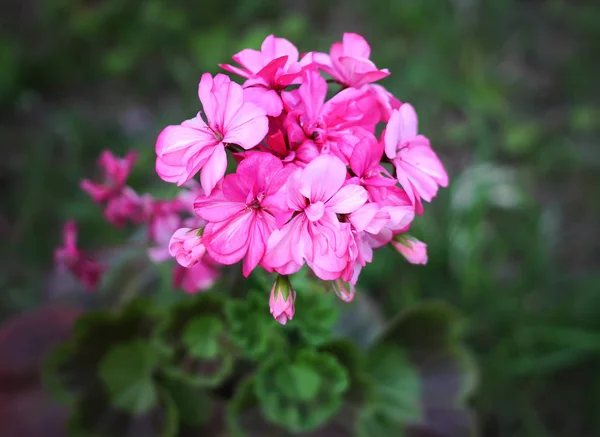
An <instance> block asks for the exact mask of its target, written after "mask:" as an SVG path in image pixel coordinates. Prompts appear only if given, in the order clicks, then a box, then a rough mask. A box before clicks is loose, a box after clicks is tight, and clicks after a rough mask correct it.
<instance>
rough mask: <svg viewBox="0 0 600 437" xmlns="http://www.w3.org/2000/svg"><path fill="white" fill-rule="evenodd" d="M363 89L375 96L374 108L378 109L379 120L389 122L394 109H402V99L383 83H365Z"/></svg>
mask: <svg viewBox="0 0 600 437" xmlns="http://www.w3.org/2000/svg"><path fill="white" fill-rule="evenodd" d="M363 89H365V90H367V92H369V93H370V94H371V95H372V96H373V103H374V108H373V109H376V112H377V122H379V121H383V122H384V123H387V122H388V121H389V119H390V116H391V115H392V111H393V110H394V109H400V106H401V105H402V103H401V102H400V100H398V99H397V98H396V97H395V96H394V95H393V94H392V93H390V92H389V91H388V90H386V89H385V88H384V87H382V86H381V85H378V84H375V83H372V84H368V85H364V86H363Z"/></svg>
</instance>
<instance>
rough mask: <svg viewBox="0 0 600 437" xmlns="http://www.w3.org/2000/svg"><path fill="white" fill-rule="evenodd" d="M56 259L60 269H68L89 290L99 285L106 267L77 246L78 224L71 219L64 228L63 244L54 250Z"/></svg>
mask: <svg viewBox="0 0 600 437" xmlns="http://www.w3.org/2000/svg"><path fill="white" fill-rule="evenodd" d="M54 260H55V262H56V264H57V265H58V267H59V268H60V269H67V270H69V271H70V272H71V274H72V275H73V276H75V277H76V278H78V279H79V280H80V281H81V282H82V283H83V284H84V285H85V286H86V288H87V289H88V290H89V291H92V290H94V289H95V288H96V286H97V285H98V282H99V281H100V276H101V275H102V273H103V272H104V267H103V266H101V265H100V264H99V263H97V262H96V261H94V260H93V259H92V258H90V257H88V256H87V255H86V254H85V253H84V252H82V251H81V250H79V249H78V248H77V225H76V224H75V222H74V221H72V220H70V221H68V222H67V223H65V226H64V229H63V246H60V247H58V248H57V249H56V250H55V251H54Z"/></svg>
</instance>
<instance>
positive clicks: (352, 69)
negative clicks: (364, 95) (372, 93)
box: [302, 33, 390, 88]
mask: <svg viewBox="0 0 600 437" xmlns="http://www.w3.org/2000/svg"><path fill="white" fill-rule="evenodd" d="M370 56H371V47H369V44H368V43H367V41H365V39H364V38H363V37H362V36H360V35H357V34H356V33H344V37H343V40H342V42H336V43H334V44H333V45H332V46H331V49H330V51H329V55H326V54H325V53H309V54H308V55H307V59H306V60H305V59H303V61H302V63H303V64H306V63H309V62H311V61H312V62H313V63H316V64H317V65H318V66H319V67H320V68H321V69H322V70H323V71H324V72H326V73H327V74H329V75H331V76H332V77H333V78H334V79H335V80H337V81H338V82H339V83H341V84H343V85H345V86H348V87H354V88H359V87H360V86H362V85H364V84H367V83H371V82H376V81H378V80H380V79H383V78H384V77H386V76H389V74H390V72H389V71H388V70H387V69H383V70H379V69H378V68H377V67H376V66H375V64H374V63H373V62H371V61H370V60H369V57H370Z"/></svg>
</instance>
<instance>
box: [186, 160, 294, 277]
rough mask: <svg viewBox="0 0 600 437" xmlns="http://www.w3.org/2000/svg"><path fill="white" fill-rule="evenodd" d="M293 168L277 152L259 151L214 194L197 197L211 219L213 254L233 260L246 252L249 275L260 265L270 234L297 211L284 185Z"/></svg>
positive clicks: (207, 235) (207, 236)
mask: <svg viewBox="0 0 600 437" xmlns="http://www.w3.org/2000/svg"><path fill="white" fill-rule="evenodd" d="M289 173H290V172H289V171H287V170H285V169H284V167H283V164H282V163H281V161H280V160H279V159H277V158H275V157H274V156H273V155H270V154H268V153H260V152H257V153H254V154H252V155H250V156H248V158H246V159H244V160H243V161H242V162H241V163H240V164H239V165H238V168H237V171H236V173H235V174H230V175H227V176H226V177H225V179H224V180H223V183H222V186H220V187H218V188H216V189H215V190H214V192H213V193H212V194H211V195H210V196H209V197H199V198H198V199H197V200H196V203H195V204H194V208H195V210H196V213H197V214H198V216H199V217H202V218H203V219H205V220H206V221H207V222H208V225H207V226H206V228H205V230H204V234H203V240H204V244H205V245H206V249H207V251H208V253H209V254H210V255H211V257H212V258H213V259H215V260H216V261H217V262H219V263H221V264H228V265H230V264H235V263H236V262H238V261H240V260H241V259H242V258H244V263H243V274H244V276H246V277H247V276H248V275H249V274H250V272H251V271H252V270H253V269H254V268H255V267H256V266H257V265H258V263H259V262H260V260H261V259H262V257H263V255H264V253H265V249H266V246H267V241H268V239H269V236H270V235H271V233H272V232H273V230H275V229H277V228H278V227H280V226H281V225H283V223H285V222H286V221H287V220H288V219H289V218H290V216H291V214H292V210H290V209H289V208H288V206H287V197H286V194H285V192H284V191H281V188H282V187H283V186H284V184H285V182H286V181H287V178H288V175H289Z"/></svg>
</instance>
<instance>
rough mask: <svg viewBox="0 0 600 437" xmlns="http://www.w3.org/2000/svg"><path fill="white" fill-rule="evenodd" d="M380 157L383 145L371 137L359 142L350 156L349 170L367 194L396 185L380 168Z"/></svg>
mask: <svg viewBox="0 0 600 437" xmlns="http://www.w3.org/2000/svg"><path fill="white" fill-rule="evenodd" d="M382 156H383V144H381V143H379V142H377V141H376V140H375V139H374V138H372V137H365V138H363V139H362V140H360V141H359V142H358V143H357V144H356V146H354V150H353V151H352V155H351V156H350V169H351V170H352V172H353V173H354V174H355V175H356V176H357V177H358V178H359V180H360V184H361V185H362V186H363V187H365V188H366V189H367V191H369V192H371V191H373V190H379V189H380V188H381V187H393V186H394V185H396V183H397V181H396V180H395V179H393V178H392V177H391V176H390V175H389V173H388V172H387V171H386V170H385V169H384V168H383V167H382V166H381V157H382ZM386 176H387V177H386Z"/></svg>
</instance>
